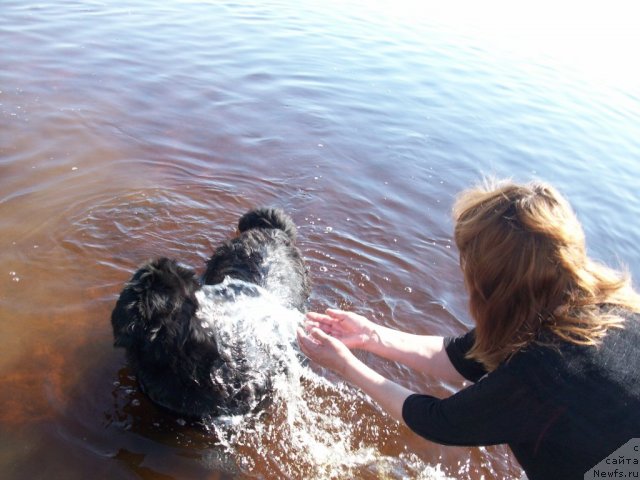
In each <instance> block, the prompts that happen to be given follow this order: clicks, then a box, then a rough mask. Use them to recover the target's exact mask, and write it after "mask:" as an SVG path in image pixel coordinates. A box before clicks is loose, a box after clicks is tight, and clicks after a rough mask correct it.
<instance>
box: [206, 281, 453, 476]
mask: <svg viewBox="0 0 640 480" xmlns="http://www.w3.org/2000/svg"><path fill="white" fill-rule="evenodd" d="M198 301H199V303H200V311H199V313H198V315H199V318H200V319H201V320H202V321H203V322H204V323H207V324H208V325H209V326H210V327H211V332H212V335H214V336H215V337H216V340H217V342H218V345H219V346H220V349H221V354H222V355H223V356H225V355H238V353H239V352H240V355H242V356H243V358H244V359H245V360H246V361H247V362H248V365H249V367H250V370H251V371H252V372H255V373H256V375H258V376H264V375H269V376H271V375H272V376H273V378H272V385H273V390H274V399H273V405H275V406H276V408H271V409H269V408H268V409H266V410H265V411H263V412H261V413H258V414H254V415H252V414H250V415H235V416H223V417H219V418H215V419H211V420H210V421H209V423H208V424H207V427H208V428H210V429H211V430H212V431H213V432H215V434H216V435H215V436H216V438H218V439H219V442H220V443H219V446H220V447H221V448H222V449H223V451H224V455H221V453H220V451H218V450H214V451H212V452H210V453H209V454H208V461H209V462H210V463H211V467H214V468H216V469H221V468H223V467H224V465H223V463H224V462H223V460H224V461H226V462H228V458H229V457H231V458H233V459H234V462H235V467H236V468H238V469H239V470H240V471H241V472H242V473H244V474H247V475H251V473H252V471H253V470H254V469H255V468H256V467H257V466H260V467H261V469H263V468H264V466H265V465H268V466H269V471H270V472H271V473H272V474H273V475H274V476H277V477H278V478H283V477H293V478H303V477H307V478H327V479H328V478H339V477H341V478H345V477H346V476H353V475H357V476H362V475H366V474H367V472H369V475H373V477H375V478H403V477H406V476H411V477H414V478H424V479H427V478H429V479H430V478H437V479H440V478H447V477H446V476H445V475H444V473H443V472H442V470H441V469H440V466H439V465H436V466H428V465H425V464H424V463H423V462H422V461H421V460H420V459H419V458H418V457H417V456H415V455H412V454H408V453H401V454H400V455H399V456H393V457H392V456H388V455H384V454H382V453H381V452H380V451H378V450H377V449H376V448H375V447H373V446H371V445H366V444H362V443H361V444H355V443H354V442H353V440H352V438H353V428H354V427H353V425H351V424H349V423H348V422H344V421H343V419H342V418H341V416H340V415H341V412H340V404H338V403H336V402H335V401H333V400H332V397H333V398H334V399H335V398H342V399H346V401H347V403H348V404H351V405H354V406H356V408H362V407H363V406H364V405H365V404H367V403H369V402H368V399H367V398H366V397H365V396H364V395H363V394H361V393H359V392H357V391H356V390H354V389H352V388H350V387H349V386H347V385H345V384H343V383H332V382H331V381H329V380H327V379H326V378H325V377H324V376H321V375H319V374H317V373H315V372H314V371H313V370H312V369H311V368H310V367H309V366H308V365H307V364H306V361H305V360H304V357H303V356H302V354H301V353H300V352H299V350H298V348H297V346H296V342H295V330H296V328H297V327H298V326H300V325H301V324H302V320H303V315H302V314H301V313H300V312H298V311H297V310H292V309H288V308H286V307H284V306H283V305H282V304H281V303H280V299H279V298H278V297H277V296H275V295H272V294H271V293H269V292H267V291H266V290H264V289H262V288H260V287H257V286H256V285H254V284H250V283H246V282H243V281H240V280H231V279H229V278H226V279H225V281H224V282H223V283H221V284H219V285H214V286H204V287H203V289H202V290H201V291H200V292H198ZM312 393H315V395H312ZM267 415H273V416H275V417H277V418H274V419H271V421H264V420H265V416H267ZM319 426H322V428H319ZM274 445H278V446H281V447H283V449H284V450H285V451H286V455H287V457H288V458H289V461H288V462H281V461H278V458H277V455H278V454H277V452H278V451H279V450H280V448H277V449H274V448H273V446H274ZM291 460H293V461H291ZM227 469H228V466H227Z"/></svg>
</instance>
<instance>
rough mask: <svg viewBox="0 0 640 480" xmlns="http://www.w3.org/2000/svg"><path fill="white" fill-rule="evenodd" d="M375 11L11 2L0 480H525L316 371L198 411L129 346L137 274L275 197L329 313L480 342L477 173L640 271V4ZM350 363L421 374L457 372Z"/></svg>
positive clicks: (3, 19)
mask: <svg viewBox="0 0 640 480" xmlns="http://www.w3.org/2000/svg"><path fill="white" fill-rule="evenodd" d="M301 3H302V4H301ZM371 3H372V2H360V1H357V0H349V1H341V2H334V1H322V2H321V1H314V0H309V1H307V2H294V1H292V0H277V1H276V0H274V1H267V0H264V1H259V2H252V3H251V4H248V3H244V2H231V1H220V2H214V1H210V2H195V1H193V2H191V1H178V0H168V1H164V2H151V1H149V0H134V1H133V2H121V1H118V0H113V1H109V2H99V1H65V2H46V1H45V2H39V3H32V2H24V1H17V0H6V1H4V2H3V3H2V7H1V10H2V15H1V16H0V122H1V124H0V127H1V128H0V245H1V247H2V248H0V352H1V353H0V474H1V476H2V477H3V478H18V479H21V478H25V479H26V478H29V479H31V478H42V477H43V476H45V477H47V478H65V479H74V478H87V477H89V476H92V477H96V478H140V477H141V478H146V479H166V478H211V479H215V478H282V477H288V478H347V477H351V478H392V479H396V478H406V477H409V478H447V477H453V478H471V479H474V480H475V479H481V478H512V477H517V476H518V475H519V473H520V470H519V468H518V466H517V464H516V463H515V461H514V460H513V458H512V457H511V456H510V454H509V453H508V450H507V449H506V448H504V447H492V448H481V449H478V448H452V447H442V446H439V445H435V444H433V443H430V442H427V441H425V440H421V439H419V438H417V437H416V436H414V435H413V434H411V433H410V432H409V431H408V430H407V429H406V428H404V427H401V426H399V425H398V424H396V423H395V422H394V421H393V420H391V419H390V418H389V417H388V416H386V415H385V414H384V413H383V412H381V411H380V410H379V409H378V407H377V406H376V405H375V404H373V403H372V402H371V401H369V400H368V399H367V398H366V397H364V396H363V395H362V394H360V393H359V392H357V391H355V390H354V389H352V388H350V387H348V386H345V385H344V384H341V383H339V381H338V379H337V378H336V377H335V376H333V375H331V374H330V373H327V372H324V371H321V370H318V369H315V368H314V367H309V366H306V365H300V370H299V371H300V375H299V376H297V377H295V378H293V377H290V378H289V379H287V381H286V382H284V384H285V385H282V386H281V387H282V389H281V390H279V391H280V392H282V393H281V394H280V396H279V397H277V398H276V400H275V401H274V403H273V404H272V405H271V406H270V407H269V408H268V409H266V410H265V411H264V413H263V414H262V415H260V416H258V417H257V418H246V419H233V420H228V421H226V422H221V423H219V424H216V423H214V424H207V425H194V424H191V423H189V422H186V421H185V420H183V419H176V418H175V417H171V416H167V415H166V414H164V413H162V412H161V411H159V410H158V409H157V408H155V407H154V406H153V405H151V404H150V403H149V402H148V401H147V400H146V399H145V397H144V396H142V395H141V394H140V393H139V391H138V389H137V387H136V385H135V382H134V380H133V379H132V378H131V376H130V374H129V372H128V371H127V370H126V365H125V361H124V356H123V354H122V352H121V351H120V350H115V349H113V347H112V336H111V328H110V324H109V315H110V312H111V309H112V308H113V305H114V303H115V300H116V298H117V294H118V293H119V291H120V289H121V288H122V285H123V283H124V282H125V281H126V280H127V279H128V278H129V277H130V275H131V273H132V272H133V271H134V270H135V269H136V267H137V266H139V265H140V264H141V263H143V262H144V261H146V260H147V259H148V258H149V257H152V256H156V255H168V256H173V257H176V258H178V259H179V260H180V261H182V262H184V263H186V264H190V265H194V266H195V267H196V268H198V269H199V270H201V269H202V267H203V262H204V260H205V259H206V258H207V257H208V256H209V255H210V253H211V251H212V249H213V248H214V247H215V246H216V245H217V244H218V243H219V242H221V241H223V240H224V239H227V238H228V237H229V236H230V235H232V234H233V231H234V229H235V223H236V221H237V219H238V217H239V216H240V215H241V214H242V213H244V212H245V211H246V210H248V209H249V208H251V207H254V206H257V205H274V206H279V207H282V208H284V209H285V210H286V211H287V212H289V213H290V214H291V215H292V217H293V218H294V220H295V221H296V223H297V224H298V226H299V245H300V248H301V250H302V251H303V254H304V256H305V258H306V260H307V263H308V265H309V268H310V273H311V276H312V279H313V282H314V287H313V294H312V298H311V308H313V309H317V310H320V309H323V308H325V307H326V306H337V307H343V308H349V309H353V310H356V311H358V312H360V313H363V314H365V315H368V316H370V317H371V318H374V319H375V320H376V321H379V322H380V323H383V324H384V325H388V326H391V327H397V328H402V329H405V330H410V331H412V332H415V333H432V334H440V335H450V334H458V333H461V332H463V331H465V330H466V329H467V328H469V327H470V326H471V324H472V321H471V319H470V318H469V316H468V313H467V310H466V297H465V294H464V289H463V283H462V278H461V275H460V273H459V271H458V259H457V252H456V250H455V246H454V245H453V244H452V236H451V231H452V224H451V220H450V209H451V205H452V202H453V197H454V195H455V192H457V191H458V190H460V189H462V188H464V187H466V186H468V185H469V184H471V183H473V182H475V181H477V180H478V179H479V178H480V176H481V175H483V174H491V173H493V174H495V175H497V176H511V177H513V178H515V179H518V180H527V179H530V178H534V177H535V178H541V179H544V180H548V181H551V182H552V183H554V184H555V185H556V186H557V187H558V188H559V189H560V190H562V191H563V192H564V193H565V194H566V195H567V196H568V197H569V200H570V201H571V202H572V204H573V205H574V207H575V208H576V210H577V212H578V215H579V217H580V218H581V220H582V222H583V224H584V226H585V230H586V234H587V239H588V247H589V251H590V252H591V254H592V255H593V256H594V257H596V258H598V259H600V260H602V261H605V262H607V263H610V264H614V265H620V264H626V265H627V266H628V268H629V270H630V272H631V273H632V274H633V275H634V276H635V278H638V275H640V267H639V265H640V252H639V250H638V247H637V245H639V244H640V230H639V229H638V228H637V227H636V226H635V224H636V222H635V221H634V220H635V219H636V218H638V216H639V214H640V200H639V199H638V196H637V195H636V192H637V186H638V183H637V178H638V177H639V176H640V163H639V161H638V160H639V158H640V117H639V114H638V112H640V97H639V96H638V91H639V90H638V86H640V73H639V72H638V71H637V69H636V66H635V63H636V62H633V60H632V59H633V58H635V53H634V50H635V46H636V45H637V44H638V40H639V39H638V33H637V31H636V30H637V29H636V28H635V26H634V25H633V20H632V19H633V18H635V16H634V15H632V14H631V12H629V11H626V10H624V8H623V7H620V8H615V9H613V8H611V9H610V10H604V9H603V8H602V7H598V9H596V8H595V7H587V6H584V5H583V6H581V7H580V8H579V9H576V8H573V7H569V6H563V7H562V8H560V6H559V5H551V4H549V5H547V4H546V3H544V2H543V3H542V4H539V3H536V4H535V8H534V7H533V4H532V6H531V7H523V6H518V7H517V8H516V7H514V6H509V5H508V4H503V5H501V6H500V8H492V7H491V6H490V5H486V4H484V3H483V4H482V6H471V5H461V4H457V3H454V4H452V5H451V6H448V7H438V8H435V7H431V6H430V5H423V4H422V3H421V4H420V6H418V7H417V6H416V5H412V4H411V3H410V2H405V1H396V2H386V1H380V2H374V5H372V4H371ZM556 3H557V2H556ZM569 3H571V2H569ZM492 5H493V4H492ZM282 333H283V335H284V334H285V332H282ZM359 355H361V357H362V358H363V359H364V360H365V361H366V362H367V363H369V364H370V365H372V366H373V367H374V368H376V369H377V370H379V371H381V372H382V373H383V374H385V375H387V376H389V377H393V378H394V379H396V380H398V381H399V382H401V383H402V384H404V385H407V386H409V387H410V388H413V389H415V390H422V391H428V392H430V393H433V394H436V395H446V394H448V393H449V392H451V391H453V390H454V389H455V388H457V387H459V386H458V385H448V384H445V383H442V382H441V381H439V380H438V379H435V378H429V377H427V376H425V375H421V374H420V373H415V372H410V371H408V370H406V369H405V368H404V367H402V366H399V365H396V364H393V363H390V362H387V361H384V360H381V359H379V358H376V357H374V356H371V355H365V354H359ZM292 361H293V360H292ZM285 387H291V390H288V391H287V390H286V388H285Z"/></svg>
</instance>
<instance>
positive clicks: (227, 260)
mask: <svg viewBox="0 0 640 480" xmlns="http://www.w3.org/2000/svg"><path fill="white" fill-rule="evenodd" d="M238 231H239V234H238V235H237V236H236V237H234V238H232V239H230V240H228V241H226V242H224V243H223V244H222V245H220V246H219V247H218V248H217V249H216V250H215V252H214V253H213V255H212V256H211V258H210V259H209V260H208V262H207V264H206V270H205V273H204V275H203V276H202V283H204V284H205V285H215V284H219V283H221V282H222V281H223V280H224V279H225V278H227V277H228V278H231V279H237V280H242V281H244V282H249V283H251V284H254V285H258V286H260V287H263V288H265V289H266V290H267V291H269V292H272V293H274V294H275V295H276V296H278V297H279V298H280V299H282V303H283V304H284V305H286V306H287V307H291V308H296V309H298V310H300V311H304V309H305V304H306V302H307V299H308V297H309V293H310V282H309V277H308V273H307V270H306V267H305V264H304V260H303V258H302V255H301V254H300V251H299V250H298V248H297V247H296V245H295V240H296V227H295V224H294V223H293V221H292V220H291V218H289V217H288V216H287V215H286V214H285V213H284V212H282V211H281V210H279V209H273V208H261V209H256V210H252V211H250V212H248V213H246V214H245V215H244V216H242V217H241V218H240V221H239V222H238ZM200 288H201V281H200V279H199V278H198V277H197V275H196V273H195V271H194V270H193V269H191V268H188V267H184V266H182V265H179V264H178V262H176V261H175V260H173V259H169V258H158V259H155V260H153V261H150V262H148V263H146V264H145V265H143V266H142V267H141V268H140V269H139V270H137V271H136V272H135V273H134V275H133V277H132V278H131V280H129V282H128V283H127V284H126V285H125V288H124V289H123V291H122V293H121V294H120V297H119V298H118V301H117V302H116V306H115V308H114V310H113V312H112V315H111V324H112V327H113V335H114V345H115V346H116V347H122V348H124V349H125V351H126V356H127V362H128V364H129V367H130V369H131V370H132V372H133V373H134V374H135V375H136V377H137V380H138V383H139V384H140V386H141V388H142V390H143V391H144V392H145V393H146V395H147V396H148V397H149V398H150V399H151V400H152V401H153V402H155V403H156V404H158V405H160V406H162V407H164V408H166V409H169V410H171V411H173V412H175V413H177V414H180V415H184V416H188V417H204V416H218V415H223V414H242V413H247V412H248V411H250V410H252V409H254V410H255V409H256V408H259V407H260V406H261V404H262V403H263V401H264V400H265V399H266V398H267V397H268V393H269V391H270V389H271V385H270V375H269V372H251V371H250V367H249V366H248V365H247V363H246V362H245V360H244V358H243V356H242V353H241V352H239V351H234V350H232V351H231V353H226V354H223V353H221V352H222V349H221V348H219V346H218V345H217V343H216V340H215V336H213V335H211V332H210V331H208V330H207V328H205V326H203V325H202V320H201V319H199V318H198V317H197V316H196V312H197V311H198V308H199V303H198V299H197V296H196V292H197V291H198V290H200ZM256 373H258V374H256Z"/></svg>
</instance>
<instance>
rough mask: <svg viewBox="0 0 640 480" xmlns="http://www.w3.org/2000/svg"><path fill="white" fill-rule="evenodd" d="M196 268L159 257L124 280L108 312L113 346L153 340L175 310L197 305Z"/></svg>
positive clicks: (128, 345)
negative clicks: (117, 297)
mask: <svg viewBox="0 0 640 480" xmlns="http://www.w3.org/2000/svg"><path fill="white" fill-rule="evenodd" d="M198 288H199V284H198V281H197V279H196V275H195V272H194V271H193V270H191V269H190V268H185V267H182V266H180V265H178V263H177V262H176V261H175V260H172V259H168V258H159V259H157V260H154V261H152V262H149V263H147V264H146V265H144V266H143V267H141V268H140V269H139V270H138V271H137V272H136V273H135V274H134V275H133V277H132V278H131V280H130V281H129V282H128V283H127V285H126V286H125V288H124V290H123V291H122V293H121V294H120V298H119V299H118V301H117V303H116V306H115V308H114V310H113V312H112V314H111V324H112V327H113V336H114V346H116V347H124V348H132V347H133V346H134V345H135V344H136V343H137V342H140V341H143V340H146V341H153V340H154V339H155V337H156V335H157V334H158V331H159V330H160V329H161V328H163V327H165V326H166V325H165V323H166V322H167V321H168V320H170V319H171V318H172V317H173V316H175V314H176V313H177V310H180V309H182V308H184V306H185V301H186V300H189V301H188V302H186V303H187V304H191V305H193V304H194V302H195V306H194V307H193V308H197V300H196V299H195V291H196V290H197V289H198Z"/></svg>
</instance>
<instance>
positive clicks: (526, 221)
mask: <svg viewBox="0 0 640 480" xmlns="http://www.w3.org/2000/svg"><path fill="white" fill-rule="evenodd" d="M454 218H455V241H456V245H457V247H458V250H459V252H460V266H461V268H462V272H463V275H464V280H465V285H466V288H467V290H468V293H469V306H470V311H471V316H472V317H473V320H474V321H475V328H474V329H473V330H471V331H470V332H468V333H467V334H465V335H463V336H461V337H458V338H446V339H445V338H442V337H437V336H422V335H412V334H409V333H403V332H400V331H396V330H392V329H389V328H386V327H382V326H380V325H376V324H374V323H373V322H371V321H369V320H367V319H366V318H364V317H362V316H360V315H356V314H354V313H349V312H343V311H339V310H331V309H330V310H327V311H326V313H325V314H319V313H309V314H308V316H307V320H306V323H305V329H306V331H302V330H299V331H298V342H299V344H300V347H301V348H302V350H303V352H304V353H305V354H306V355H307V356H308V357H309V358H311V359H312V360H314V361H315V362H317V363H318V364H320V365H322V366H324V367H327V368H330V369H332V370H334V371H335V372H336V373H338V374H340V375H341V376H343V377H344V378H345V379H346V380H347V381H348V382H350V383H352V384H354V385H355V386H357V387H359V388H361V389H362V390H364V391H365V392H366V393H367V394H368V395H369V396H371V397H372V398H373V399H374V400H375V401H377V402H378V403H379V404H380V405H381V406H382V407H383V408H384V409H385V410H386V411H387V412H388V413H389V414H390V415H392V416H393V417H395V418H396V419H397V420H399V421H403V422H405V423H406V424H407V425H408V426H409V427H410V428H411V429H412V430H414V431H415V432H416V433H418V434H419V435H421V436H423V437H425V438H427V439H429V440H432V441H434V442H437V443H442V444H446V445H467V446H472V445H494V444H502V443H507V444H509V446H510V448H511V449H512V451H513V453H514V455H515V457H516V458H517V459H518V461H519V462H520V464H521V465H522V467H523V469H524V470H525V472H526V474H527V476H528V477H529V479H530V480H536V479H550V478H554V479H555V478H561V479H571V478H580V479H582V478H583V476H584V473H585V472H586V471H587V470H589V469H591V468H592V467H593V466H595V465H596V464H597V463H599V462H600V461H601V460H603V459H604V458H605V457H607V456H608V455H609V454H611V453H613V452H614V451H615V450H616V449H617V448H619V447H620V446H622V445H623V444H625V443H626V442H627V441H629V440H630V439H632V438H634V437H640V373H639V372H640V322H639V321H638V320H639V319H640V313H639V312H640V297H639V296H638V294H637V293H636V292H634V291H633V289H632V287H631V282H630V279H629V278H628V277H627V276H625V275H621V274H619V273H617V272H614V271H613V270H611V269H609V268H607V267H605V266H602V265H600V264H598V263H596V262H594V261H593V260H591V259H590V258H589V257H588V256H587V253H586V248H585V241H584V234H583V231H582V228H581V226H580V224H579V222H578V220H577V218H576V217H575V215H574V213H573V211H572V209H571V208H570V206H569V205H568V203H567V202H566V201H565V200H564V199H563V198H562V197H561V196H560V195H559V194H558V192H557V191H556V190H554V189H553V188H552V187H550V186H549V185H545V184H541V183H531V184H526V185H519V184H515V183H510V182H509V183H502V184H496V185H486V186H483V187H477V188H473V189H470V190H468V191H465V192H463V193H462V194H461V195H460V196H459V198H458V200H457V202H456V204H455V207H454ZM350 349H363V350H367V351H370V352H372V353H375V354H377V355H380V356H382V357H385V358H388V359H390V360H393V361H397V362H400V363H403V364H405V365H407V366H409V367H411V368H413V369H416V370H421V371H424V372H428V373H429V374H431V375H434V376H439V377H441V378H443V379H445V380H448V381H456V380H457V381H462V380H463V379H466V380H468V381H470V382H474V383H473V384H472V385H470V386H468V387H467V388H464V389H462V390H461V391H459V392H458V393H456V394H454V395H452V396H450V397H449V398H446V399H437V398H435V397H432V396H429V395H425V394H417V393H415V392H412V391H411V390H409V389H407V388H405V387H403V386H401V385H398V384H397V383H394V382H393V381H391V380H388V379H386V378H384V377H382V376H381V375H380V374H378V373H376V372H375V371H373V370H372V369H370V368H369V367H367V366H366V365H364V364H363V363H362V362H361V361H359V360H358V359H357V358H356V357H355V356H354V355H353V354H352V353H351V351H350Z"/></svg>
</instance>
